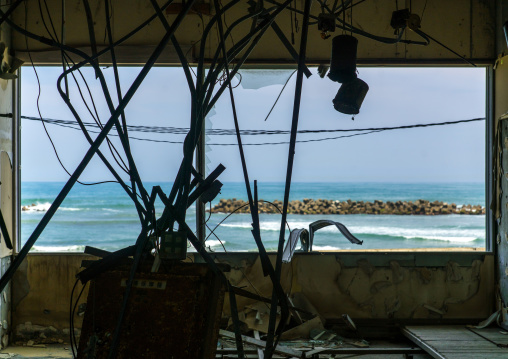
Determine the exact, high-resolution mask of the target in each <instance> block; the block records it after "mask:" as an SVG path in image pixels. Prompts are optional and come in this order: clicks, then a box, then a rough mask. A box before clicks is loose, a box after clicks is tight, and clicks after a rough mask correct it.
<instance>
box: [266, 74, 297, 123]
mask: <svg viewBox="0 0 508 359" xmlns="http://www.w3.org/2000/svg"><path fill="white" fill-rule="evenodd" d="M295 73H296V70H295V71H293V72H292V73H291V75H289V77H288V79H287V80H286V83H285V84H284V86H282V90H280V92H279V96H277V99H275V102H274V103H273V106H272V108H271V109H270V112H268V115H266V117H265V121H266V120H268V117H270V114H271V113H272V111H273V109H274V108H275V105H277V102H279V99H280V96H281V95H282V93H283V92H284V89H285V88H286V86H287V84H288V83H289V80H291V77H293V75H294V74H295Z"/></svg>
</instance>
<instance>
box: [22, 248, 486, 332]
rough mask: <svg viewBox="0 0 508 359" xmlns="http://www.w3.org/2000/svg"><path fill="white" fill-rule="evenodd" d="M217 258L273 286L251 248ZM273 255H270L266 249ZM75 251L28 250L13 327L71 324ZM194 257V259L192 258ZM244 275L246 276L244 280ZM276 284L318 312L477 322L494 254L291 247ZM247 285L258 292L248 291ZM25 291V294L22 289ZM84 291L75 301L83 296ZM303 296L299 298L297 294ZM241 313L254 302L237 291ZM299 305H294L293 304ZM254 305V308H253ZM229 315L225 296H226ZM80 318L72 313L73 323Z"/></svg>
mask: <svg viewBox="0 0 508 359" xmlns="http://www.w3.org/2000/svg"><path fill="white" fill-rule="evenodd" d="M214 256H215V257H216V261H217V262H220V263H225V264H229V265H231V267H232V268H231V272H230V273H227V276H228V277H229V278H230V280H231V282H232V284H233V285H236V286H238V287H245V288H244V289H245V290H249V291H251V292H253V293H256V294H259V295H262V296H265V297H270V296H271V284H270V280H269V279H268V278H265V277H263V275H262V270H261V265H260V263H259V256H258V254H257V253H236V254H227V255H225V254H218V253H215V254H214ZM270 257H271V260H275V256H274V255H270ZM85 258H86V259H90V258H91V257H90V256H86V255H75V254H66V255H62V254H58V255H56V254H54V255H53V254H45V255H33V254H32V255H29V256H28V257H27V265H26V267H21V268H20V269H19V270H18V272H17V273H16V277H15V279H14V280H13V286H14V291H15V293H18V297H17V299H16V300H15V301H13V310H14V312H13V321H14V326H15V327H16V326H20V325H24V324H25V323H26V322H31V323H32V324H33V325H40V326H42V328H44V327H49V326H53V327H54V328H55V329H57V330H58V332H59V333H63V332H64V330H65V329H67V330H68V328H69V317H68V314H69V300H70V293H71V289H72V286H73V285H74V280H75V279H74V275H75V274H76V273H77V272H78V271H79V266H80V264H81V260H82V259H85ZM195 260H196V261H198V262H199V258H198V257H197V256H196V258H195ZM245 276H246V277H247V278H248V279H249V281H250V283H249V281H247V280H246V279H245ZM281 277H282V285H283V288H284V290H285V291H286V292H287V293H289V292H290V293H292V294H293V296H294V297H300V298H296V300H295V306H298V305H301V306H303V304H302V303H303V301H302V300H305V301H307V303H304V304H305V305H306V307H305V308H302V309H306V310H307V311H311V312H312V311H313V310H314V308H315V310H317V312H318V313H319V314H320V315H321V316H322V317H323V318H324V319H329V320H334V319H338V318H340V317H341V316H342V314H349V315H350V316H351V317H352V318H355V319H356V318H359V319H372V320H377V319H380V320H381V319H393V320H402V321H406V322H407V321H409V322H411V320H415V321H418V320H421V319H440V320H449V321H453V320H461V319H464V318H466V319H472V320H473V324H474V321H475V320H478V321H481V320H482V319H484V318H486V317H488V316H489V315H490V314H491V313H492V311H493V310H494V300H493V298H494V257H493V255H490V254H482V253H460V252H445V253H408V252H404V253H390V252H373V253H358V252H356V253H355V252H339V253H325V252H323V253H315V254H309V255H305V254H299V253H296V254H295V256H294V258H293V260H292V262H291V263H289V264H285V265H284V266H283V270H282V276H281ZM252 285H254V286H255V287H256V290H253V289H252ZM22 294H23V295H22ZM86 295H87V292H86V290H85V292H84V293H83V297H82V300H81V301H80V303H81V302H86V299H84V298H86ZM302 298H304V299H302ZM237 302H238V308H239V310H240V311H242V310H244V309H245V308H246V307H248V306H250V307H253V305H254V304H256V301H255V300H252V299H248V298H244V297H242V296H240V295H237ZM297 303H298V305H297ZM254 307H255V306H254ZM223 315H224V317H226V318H227V317H229V300H228V296H226V300H225V302H224V313H223ZM81 318H82V317H78V316H76V317H75V326H76V328H80V327H81V322H80V320H81Z"/></svg>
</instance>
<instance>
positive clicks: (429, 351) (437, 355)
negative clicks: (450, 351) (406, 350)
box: [402, 327, 447, 359]
mask: <svg viewBox="0 0 508 359" xmlns="http://www.w3.org/2000/svg"><path fill="white" fill-rule="evenodd" d="M414 331H415V330H414V329H413V330H410V329H409V328H408V327H404V328H402V334H404V336H405V337H407V338H408V339H409V340H411V341H412V342H413V343H415V344H416V345H418V346H419V347H420V348H422V349H423V350H425V351H426V352H427V354H429V355H430V356H431V357H433V358H434V359H447V358H446V357H445V356H443V355H441V354H440V353H439V352H437V351H436V350H435V349H434V348H433V347H432V346H430V345H428V344H427V343H426V342H425V340H422V339H420V338H419V337H418V335H416V334H415V333H414Z"/></svg>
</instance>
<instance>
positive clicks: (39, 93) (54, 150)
mask: <svg viewBox="0 0 508 359" xmlns="http://www.w3.org/2000/svg"><path fill="white" fill-rule="evenodd" d="M27 11H28V7H27V5H26V1H25V28H26V27H27V26H28V23H27V19H28V13H27ZM48 31H49V30H48ZM25 44H26V51H27V53H28V58H29V59H30V64H31V66H32V68H33V70H34V73H35V78H36V80H37V88H38V90H37V100H36V105H37V112H38V113H39V117H40V120H41V122H42V126H43V127H44V132H46V135H47V137H48V139H49V142H50V143H51V146H52V147H53V152H54V153H55V155H56V158H57V160H58V162H59V163H60V166H61V167H62V168H63V170H64V171H65V172H66V173H67V174H68V175H69V176H71V173H70V172H69V171H68V170H67V168H66V167H65V165H64V164H63V162H62V160H61V159H60V156H59V155H58V151H57V149H56V146H55V143H54V142H53V139H52V138H51V135H50V134H49V132H48V129H47V128H46V124H45V123H44V121H43V120H42V114H41V108H40V97H41V82H40V79H39V74H38V73H37V70H36V69H35V65H34V62H33V59H32V54H31V52H30V51H29V49H28V38H27V37H26V36H25ZM77 182H78V183H79V184H81V185H84V186H94V185H98V184H104V183H116V181H100V182H94V183H85V182H81V181H79V180H78V181H77Z"/></svg>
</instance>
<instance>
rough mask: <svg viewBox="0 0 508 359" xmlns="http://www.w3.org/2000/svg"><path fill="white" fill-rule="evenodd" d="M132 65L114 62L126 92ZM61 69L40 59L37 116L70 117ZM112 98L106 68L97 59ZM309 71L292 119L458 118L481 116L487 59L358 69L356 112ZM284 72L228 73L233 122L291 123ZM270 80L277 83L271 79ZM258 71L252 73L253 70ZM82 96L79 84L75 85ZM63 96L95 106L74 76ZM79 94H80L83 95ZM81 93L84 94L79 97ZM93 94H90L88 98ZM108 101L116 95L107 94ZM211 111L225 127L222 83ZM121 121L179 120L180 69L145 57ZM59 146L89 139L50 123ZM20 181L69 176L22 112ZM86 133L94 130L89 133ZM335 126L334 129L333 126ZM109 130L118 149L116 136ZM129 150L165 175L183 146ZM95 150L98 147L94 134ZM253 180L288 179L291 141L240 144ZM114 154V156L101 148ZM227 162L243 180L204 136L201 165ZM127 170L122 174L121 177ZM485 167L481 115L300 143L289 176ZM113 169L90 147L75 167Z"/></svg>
mask: <svg viewBox="0 0 508 359" xmlns="http://www.w3.org/2000/svg"><path fill="white" fill-rule="evenodd" d="M139 70H140V68H136V67H127V68H122V69H121V76H120V77H121V84H122V91H123V93H125V92H126V91H127V89H128V87H129V86H130V84H131V83H132V81H133V80H134V78H135V77H136V75H137V74H138V72H139ZM61 72H62V69H61V68H52V67H39V68H37V73H38V76H39V79H40V83H41V95H40V99H39V108H40V112H41V115H42V116H43V117H46V118H53V119H65V120H72V119H73V116H72V114H71V112H70V110H69V109H68V108H67V106H66V105H65V103H64V102H63V100H62V99H61V97H60V95H59V93H58V91H57V87H56V82H57V78H58V76H59V75H60V74H61ZM103 72H104V75H105V76H106V78H107V81H108V83H109V85H110V86H109V88H110V91H111V94H112V97H113V98H114V99H116V92H115V91H114V82H113V70H112V69H111V68H106V69H104V70H103ZM312 72H313V76H311V77H310V78H309V79H306V78H304V81H303V92H302V102H301V111H300V119H299V129H301V130H302V129H314V130H315V129H359V128H369V127H391V126H402V125H412V124H421V123H437V122H443V121H456V120H466V119H471V118H477V117H485V96H486V88H485V83H486V81H485V79H486V76H485V69H483V68H359V69H358V77H359V78H361V79H362V80H364V81H365V82H367V84H368V85H369V92H368V93H367V96H366V98H365V100H364V102H363V105H362V108H361V110H360V114H358V115H356V116H355V117H354V120H352V117H351V116H350V115H344V114H341V113H339V112H337V111H335V110H334V108H333V105H332V100H333V98H334V97H335V94H336V92H337V91H338V89H339V84H337V83H335V82H332V81H331V80H329V79H328V78H326V77H325V78H320V77H319V76H318V75H317V73H316V69H312ZM291 73H292V71H286V72H283V73H281V72H278V73H276V74H266V72H265V73H264V76H258V80H259V78H262V79H263V81H261V83H265V84H267V86H264V87H261V88H258V89H252V88H251V87H253V86H254V85H259V83H257V84H256V83H254V84H253V81H252V79H253V77H252V73H244V76H243V77H242V79H241V81H240V78H237V79H235V80H234V83H235V85H236V84H238V82H240V84H239V85H238V86H237V87H236V88H235V89H234V96H235V102H236V106H237V112H238V119H239V124H240V128H241V129H263V130H290V128H291V118H292V110H293V101H294V95H295V82H296V75H294V76H292V77H291V79H290V80H289V82H288V85H287V86H286V88H285V90H284V92H283V93H282V95H281V97H280V100H279V101H278V103H277V105H276V106H275V108H274V110H273V112H272V113H271V115H270V117H269V118H268V119H267V120H266V121H265V117H266V115H267V114H268V112H269V111H270V108H271V107H272V105H273V103H274V101H275V99H276V98H277V96H278V95H279V93H280V91H281V90H282V87H283V85H282V83H283V82H284V81H285V79H287V78H288V77H289V75H290V74H291ZM83 74H84V76H85V78H86V79H87V81H88V84H89V86H90V90H91V93H92V94H93V97H94V103H95V105H96V108H97V112H98V113H99V115H100V118H101V120H102V122H103V123H105V122H106V121H107V119H108V117H109V111H108V109H107V106H106V103H105V100H104V96H103V94H102V90H101V88H100V86H99V83H98V80H95V77H94V74H93V71H91V69H90V68H87V69H84V71H83ZM270 79H276V80H277V81H276V82H278V83H276V84H271V85H270V84H269V80H270ZM258 82H260V81H258ZM21 91H22V97H21V113H22V115H25V116H39V114H38V110H37V97H38V85H37V81H36V77H35V73H34V71H33V69H32V68H31V67H23V69H22V74H21ZM82 91H83V92H84V93H85V95H86V88H85V87H84V86H82ZM70 95H71V101H72V103H73V104H74V106H75V108H76V110H77V111H78V113H79V114H80V116H81V117H82V119H83V121H85V122H91V121H93V120H92V117H91V116H90V115H89V113H88V112H87V110H86V108H85V106H84V105H83V103H82V101H81V100H80V98H79V92H78V89H77V87H76V86H71V88H70ZM86 96H87V95H86ZM87 98H88V97H87ZM89 102H90V101H89ZM114 102H115V104H116V103H117V101H116V100H115V101H114ZM214 112H215V115H214V116H210V117H209V123H208V124H209V125H211V126H212V128H214V129H233V128H234V124H233V116H232V110H231V102H230V99H229V95H228V93H227V91H226V92H225V93H224V95H223V96H222V97H221V99H220V100H219V101H218V103H217V105H216V107H215V109H214ZM126 116H127V122H128V124H131V125H145V126H173V127H188V126H189V121H190V93H189V90H188V87H187V83H186V80H185V77H184V73H183V70H182V69H181V68H167V67H157V68H153V69H152V70H151V72H150V73H149V75H148V77H147V78H146V79H145V81H144V82H143V84H142V85H141V87H140V89H139V90H138V92H137V93H136V94H135V96H134V98H133V99H132V101H131V102H130V103H129V105H128V107H127V110H126ZM47 129H48V131H49V134H50V136H51V138H52V139H53V142H54V145H55V147H56V149H57V152H58V154H59V156H60V158H61V160H62V162H63V164H64V165H65V166H66V168H67V169H68V170H69V171H70V172H73V171H74V169H75V168H76V167H77V165H78V164H79V162H80V161H81V159H82V158H83V156H84V154H85V152H86V150H87V149H88V143H87V142H86V140H85V139H84V136H83V134H82V133H81V132H80V131H76V130H73V129H69V128H63V127H58V126H54V125H47ZM21 134H22V139H21V143H22V144H21V147H22V157H21V161H22V170H21V175H22V181H66V180H67V179H68V177H69V176H68V175H67V174H66V173H65V171H64V170H63V169H62V167H61V166H60V164H59V163H58V161H57V159H56V156H55V153H54V151H53V149H52V147H51V143H50V141H49V139H48V137H47V135H46V133H45V132H44V128H43V126H42V124H41V122H39V121H29V120H22V130H21ZM93 135H94V136H95V134H93ZM336 135H337V134H319V135H316V134H312V135H310V134H299V135H298V137H297V140H308V139H317V138H323V137H333V136H336ZM338 135H340V134H338ZM131 136H135V137H151V138H154V139H158V140H171V141H181V140H183V138H184V136H183V135H173V134H165V135H159V134H153V135H151V136H147V135H146V134H142V133H131ZM242 139H243V142H244V143H245V144H247V143H262V142H288V141H289V135H272V136H268V135H262V136H244V137H243V138H242ZM112 141H113V142H114V143H115V144H116V145H117V148H118V149H119V150H120V151H121V145H120V144H119V142H118V140H117V139H116V138H114V137H112ZM235 141H236V138H235V137H234V136H210V137H209V138H208V143H209V144H218V143H236V142H235ZM131 147H132V152H133V156H134V158H135V161H136V163H137V166H138V169H139V172H140V174H141V176H142V178H143V180H144V181H150V182H168V181H173V180H174V178H175V175H176V173H177V170H178V167H179V165H180V163H181V160H182V145H181V144H167V143H153V142H145V141H135V140H131ZM101 149H102V150H103V153H107V152H108V149H107V147H106V146H105V145H104V144H103V145H102V147H101ZM245 155H246V159H247V166H248V170H249V176H250V179H251V180H254V179H257V180H258V181H265V182H281V181H284V180H285V176H286V167H287V157H288V144H283V145H270V146H245ZM110 158H111V156H110ZM219 163H222V164H223V165H224V166H225V167H226V171H225V172H224V173H223V174H222V175H221V177H220V180H221V181H222V182H236V181H243V173H242V170H241V162H240V156H239V151H238V147H237V146H217V145H210V146H208V147H207V166H208V168H209V169H210V170H213V169H214V168H215V167H216V166H217V165H218V164H219ZM122 177H123V178H124V179H127V176H126V175H125V174H124V175H123V176H122ZM484 178H485V122H484V121H480V122H474V123H467V124H459V125H452V126H440V127H430V128H422V129H409V130H396V131H385V132H381V133H373V134H368V135H363V136H356V137H351V138H342V139H335V140H328V141H321V142H310V143H297V146H296V152H295V164H294V171H293V181H298V182H483V181H484ZM111 179H112V175H111V174H109V172H108V170H107V169H106V168H105V166H104V165H103V164H102V162H101V161H100V160H99V159H98V158H96V157H95V158H94V159H93V160H92V162H91V163H90V165H89V166H88V167H87V169H86V170H85V172H84V173H83V175H82V177H81V180H83V181H102V180H111Z"/></svg>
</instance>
